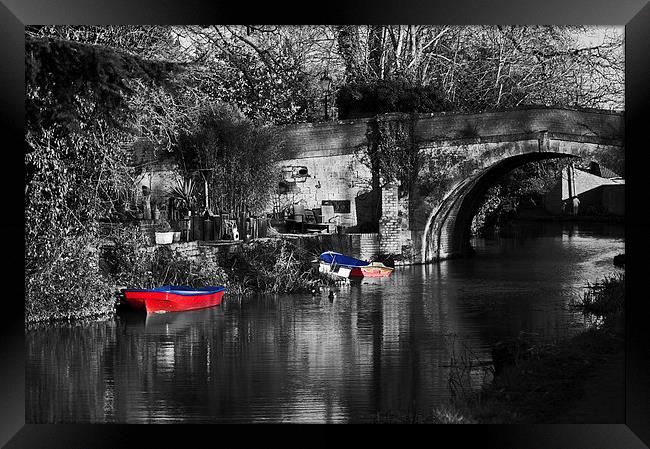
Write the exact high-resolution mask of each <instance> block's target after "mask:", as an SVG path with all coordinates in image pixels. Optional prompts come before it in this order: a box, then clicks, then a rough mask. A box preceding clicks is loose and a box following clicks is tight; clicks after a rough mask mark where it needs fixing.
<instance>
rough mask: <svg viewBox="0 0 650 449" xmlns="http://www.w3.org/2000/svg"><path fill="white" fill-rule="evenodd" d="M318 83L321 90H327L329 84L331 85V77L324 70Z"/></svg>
mask: <svg viewBox="0 0 650 449" xmlns="http://www.w3.org/2000/svg"><path fill="white" fill-rule="evenodd" d="M318 83H319V84H320V88H321V89H322V90H323V92H329V90H330V86H331V85H332V78H330V77H329V75H328V74H327V72H324V73H323V76H321V78H320V80H319V81H318Z"/></svg>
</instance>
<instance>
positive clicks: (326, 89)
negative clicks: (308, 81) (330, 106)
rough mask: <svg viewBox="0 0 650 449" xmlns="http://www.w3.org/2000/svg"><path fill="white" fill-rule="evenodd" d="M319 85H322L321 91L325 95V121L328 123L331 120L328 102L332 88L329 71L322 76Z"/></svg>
mask: <svg viewBox="0 0 650 449" xmlns="http://www.w3.org/2000/svg"><path fill="white" fill-rule="evenodd" d="M319 84H320V88H321V90H322V91H323V93H324V94H325V120H326V121H327V120H329V114H328V110H327V100H328V97H329V93H330V86H331V85H332V78H330V77H329V75H328V74H327V71H325V72H324V73H323V76H321V78H320V81H319Z"/></svg>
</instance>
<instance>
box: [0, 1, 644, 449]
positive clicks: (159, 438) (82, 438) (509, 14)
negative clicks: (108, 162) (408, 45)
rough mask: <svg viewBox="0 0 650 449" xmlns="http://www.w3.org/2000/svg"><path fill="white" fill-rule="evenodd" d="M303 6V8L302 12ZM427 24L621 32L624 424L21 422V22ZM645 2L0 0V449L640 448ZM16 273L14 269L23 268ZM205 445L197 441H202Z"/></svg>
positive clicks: (22, 23)
mask: <svg viewBox="0 0 650 449" xmlns="http://www.w3.org/2000/svg"><path fill="white" fill-rule="evenodd" d="M307 8H309V10H307ZM244 22H246V23H279V24H302V23H336V24H338V23H341V24H342V23H350V24H367V23H432V24H459V25H463V24H497V23H499V24H500V23H504V24H505V23H509V24H585V25H589V24H593V25H596V24H602V25H625V28H626V111H625V120H626V186H627V188H626V211H627V213H626V259H627V265H626V271H627V273H626V279H627V295H626V311H627V313H626V315H627V317H626V318H627V320H626V326H627V327H626V335H627V338H626V420H625V423H624V424H620V423H612V424H580V425H577V424H576V425H471V426H459V425H454V426H442V425H439V426H434V427H430V426H415V427H413V426H411V427H409V428H408V429H407V428H404V427H401V426H374V427H372V428H363V429H359V428H357V426H352V428H353V429H354V432H355V433H356V432H358V436H359V437H360V440H356V439H355V440H351V439H350V438H349V437H347V438H346V435H347V430H348V426H334V427H331V426H330V427H327V428H324V427H318V426H305V425H302V426H289V427H287V426H265V427H263V428H261V429H248V428H244V427H241V426H225V427H224V426H221V427H215V426H186V425H180V426H179V425H177V426H160V425H156V426H142V425H76V424H71V423H61V424H48V425H33V424H30V425H25V404H24V390H25V378H24V287H23V286H24V284H20V283H19V282H17V279H20V272H21V271H22V270H23V268H22V267H24V264H22V261H23V257H24V244H22V243H21V238H20V236H21V235H23V234H21V233H22V232H24V223H22V222H21V219H18V218H17V217H23V218H22V220H24V215H23V212H21V211H20V210H19V208H20V207H21V206H23V209H24V203H23V201H21V200H20V195H19V194H16V193H14V190H20V189H21V187H19V186H18V185H17V183H19V182H20V179H21V177H22V175H21V172H20V171H18V170H17V168H15V167H18V166H20V164H24V160H23V159H22V157H23V156H22V152H21V151H19V148H22V147H23V146H24V143H23V120H24V118H23V114H24V84H23V83H24V79H23V77H24V25H30V24H179V23H188V24H194V23H244ZM649 43H650V5H649V4H648V0H619V1H612V0H546V1H541V0H534V1H522V0H520V1H517V0H498V1H492V2H480V1H479V0H462V1H455V2H448V1H442V0H436V1H429V2H426V3H424V2H417V1H415V0H408V1H407V0H400V1H388V0H381V1H377V0H375V1H372V2H371V1H357V2H344V3H343V2H342V3H332V2H329V3H327V4H325V3H323V2H321V3H312V4H308V3H305V2H300V3H298V2H295V3H293V4H292V3H278V2H267V3H260V4H258V5H253V4H251V3H250V2H226V1H224V0H215V1H210V2H207V1H205V2H200V1H195V0H185V1H183V2H176V3H172V2H170V1H161V0H158V1H156V0H144V1H140V2H138V3H135V2H133V1H129V2H127V1H125V0H117V1H113V2H100V1H97V0H89V1H83V0H57V1H54V0H52V1H49V2H47V1H43V0H2V3H1V4H0V46H1V47H2V55H3V56H4V61H3V63H2V65H1V66H0V88H1V89H2V101H0V114H2V115H1V116H0V123H2V125H3V128H4V132H3V134H2V140H1V141H0V142H2V143H1V147H2V148H3V151H2V155H3V157H4V159H5V161H4V164H3V165H4V171H5V173H4V174H3V176H1V177H0V178H2V182H3V187H4V188H3V190H2V191H3V192H6V193H5V195H4V196H3V198H4V201H3V204H4V205H5V208H4V211H5V213H4V214H3V221H2V229H3V230H4V231H5V232H4V234H5V240H4V256H5V257H4V260H5V262H6V263H5V264H4V265H5V269H4V270H3V272H4V275H5V277H4V279H5V288H4V291H5V295H4V298H3V300H2V302H1V303H0V304H2V313H0V316H1V317H2V326H1V327H0V332H1V333H2V336H1V338H0V372H1V373H2V375H1V376H0V404H2V406H0V417H1V418H0V419H1V421H0V444H5V443H6V445H5V446H4V447H7V448H32V449H37V448H53V447H66V448H87V447H92V448H97V447H100V448H101V447H112V448H114V447H141V446H143V445H144V446H145V447H154V446H156V447H179V446H194V445H197V444H199V442H200V441H204V442H206V443H207V444H210V445H225V444H227V445H228V446H246V447H265V446H268V445H282V446H286V445H295V446H306V445H309V446H311V445H314V444H315V445H317V446H321V447H323V446H329V447H331V446H333V445H342V444H344V445H347V444H355V443H354V441H359V442H360V443H357V444H363V445H364V446H368V445H370V444H377V443H380V444H386V445H390V444H400V445H403V444H407V443H411V444H417V443H416V441H418V440H419V441H420V443H419V444H429V445H434V444H435V445H439V444H440V445H445V446H446V445H449V444H453V445H454V446H458V445H460V446H467V447H476V446H478V445H480V447H495V448H506V447H517V448H526V449H533V448H547V447H549V448H554V449H562V448H567V449H569V448H570V449H578V448H585V449H587V448H589V449H593V448H611V449H623V448H625V449H632V448H639V449H641V448H646V449H647V447H648V446H650V367H649V365H650V363H649V361H650V332H649V330H648V329H649V328H650V326H648V325H647V323H646V321H647V318H648V317H650V314H649V313H648V305H647V298H648V294H647V293H645V294H644V289H645V288H647V287H645V282H644V281H646V280H647V278H648V273H649V270H648V267H650V263H649V262H647V260H646V258H647V255H648V254H650V251H649V250H650V247H649V246H650V245H648V241H649V239H648V237H647V236H648V231H650V221H649V220H648V218H647V217H646V216H645V215H644V211H643V209H645V208H646V207H647V206H646V204H648V200H647V198H646V196H647V195H646V192H647V191H648V187H647V184H645V183H644V181H645V180H646V179H647V178H648V175H647V174H646V172H647V171H648V167H650V165H648V164H647V163H646V161H647V160H648V153H650V145H648V143H647V139H646V136H645V128H647V126H648V125H647V124H648V123H650V121H649V120H648V115H649V114H648V111H647V109H649V108H648V107H647V106H648V105H650V101H649V100H650V87H649V86H650V84H649V83H650V67H649V66H650V62H649V61H648V58H647V53H648V44H649ZM23 274H24V273H23ZM204 444H205V443H204Z"/></svg>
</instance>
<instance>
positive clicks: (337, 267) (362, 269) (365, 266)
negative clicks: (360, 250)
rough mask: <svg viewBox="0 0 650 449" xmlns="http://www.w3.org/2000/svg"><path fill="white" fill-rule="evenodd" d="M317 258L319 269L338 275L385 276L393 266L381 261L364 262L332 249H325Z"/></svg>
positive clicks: (354, 276)
mask: <svg viewBox="0 0 650 449" xmlns="http://www.w3.org/2000/svg"><path fill="white" fill-rule="evenodd" d="M318 258H319V259H320V267H319V270H320V271H321V272H324V273H331V274H334V275H337V276H340V277H346V278H361V277H386V276H390V275H391V273H392V272H393V268H391V267H387V266H386V265H384V264H383V263H381V262H372V263H371V262H366V261H365V260H359V259H355V258H354V257H349V256H344V255H343V254H341V253H337V252H334V251H325V252H324V253H322V254H321V255H320V256H318Z"/></svg>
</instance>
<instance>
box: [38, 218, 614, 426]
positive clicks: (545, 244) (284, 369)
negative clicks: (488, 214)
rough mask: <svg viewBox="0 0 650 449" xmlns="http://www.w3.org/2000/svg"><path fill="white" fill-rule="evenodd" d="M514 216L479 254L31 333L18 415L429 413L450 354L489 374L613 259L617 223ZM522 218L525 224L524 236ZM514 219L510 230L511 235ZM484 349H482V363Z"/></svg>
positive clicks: (546, 327) (292, 417)
mask: <svg viewBox="0 0 650 449" xmlns="http://www.w3.org/2000/svg"><path fill="white" fill-rule="evenodd" d="M565 230H566V229H564V227H563V226H561V225H556V226H555V227H552V226H545V227H544V228H543V229H542V230H541V231H540V229H539V228H536V229H533V230H527V229H512V230H510V232H511V236H508V234H506V237H503V236H502V237H500V238H498V239H494V240H476V241H475V242H474V246H475V248H476V250H477V254H476V256H475V257H473V258H470V259H458V260H449V261H443V262H441V263H440V264H437V265H427V266H413V267H404V268H398V269H397V270H396V272H395V273H394V275H393V276H392V277H390V278H382V279H369V280H364V281H363V282H360V283H355V284H352V285H349V286H345V287H341V288H339V289H337V295H336V298H334V300H333V301H330V300H329V299H328V297H327V292H325V293H324V294H322V295H317V296H312V295H298V296H276V297H254V298H247V299H242V300H239V299H237V298H233V297H229V298H227V299H226V300H225V301H224V302H223V303H222V305H221V306H220V307H215V308H211V309H204V310H196V311H191V312H183V313H170V314H161V315H151V316H147V317H145V316H144V315H142V314H138V313H123V314H120V315H119V316H118V318H117V319H116V320H112V321H108V322H102V323H92V324H89V325H83V326H67V327H63V326H62V327H54V328H48V329H45V330H39V331H34V332H29V333H28V334H27V335H26V359H27V370H26V382H27V385H26V410H27V421H28V422H231V421H232V422H349V421H352V422H364V421H372V420H373V419H374V417H375V416H376V414H377V413H378V412H387V411H393V412H400V411H401V412H406V411H420V412H423V413H428V412H430V411H431V410H432V409H434V408H436V407H437V406H439V405H441V404H443V403H444V402H445V401H446V400H447V399H448V398H449V394H450V391H449V379H450V372H451V371H450V362H451V360H452V358H453V357H458V356H459V355H460V354H463V353H465V354H468V353H469V352H468V351H471V357H472V358H473V363H475V364H476V365H477V366H476V368H475V369H473V370H472V371H471V372H469V373H466V375H467V376H469V378H470V380H471V381H472V383H473V385H474V387H479V386H480V384H481V383H482V382H483V381H485V377H484V370H483V369H482V368H481V366H484V365H486V364H488V365H489V363H490V361H491V356H490V354H491V352H490V350H491V347H492V345H493V344H494V343H495V342H496V341H498V340H501V339H504V338H508V337H513V336H517V335H518V334H519V333H520V332H522V331H523V332H527V333H529V334H531V335H533V336H536V337H537V338H539V339H556V338H559V337H563V336H566V335H569V334H571V333H573V332H575V331H576V330H578V329H580V328H582V327H583V326H584V324H585V323H584V319H583V318H582V317H581V316H580V315H577V314H575V313H573V312H571V311H570V310H569V309H568V307H567V303H568V301H569V300H570V298H571V295H572V294H575V292H579V291H580V288H581V286H582V285H584V284H585V283H586V282H587V281H594V280H597V279H598V278H600V277H601V276H602V275H603V274H605V273H608V272H610V271H612V270H614V268H613V267H612V263H611V261H612V258H613V256H614V255H615V254H618V253H620V252H623V250H624V248H623V247H624V242H623V238H622V237H623V235H622V228H620V227H619V229H616V228H615V227H610V228H602V227H601V228H600V229H598V227H597V226H596V229H594V227H593V226H591V227H590V226H586V227H584V226H582V227H579V228H577V227H576V228H574V229H573V231H572V236H571V237H569V236H568V235H566V233H565ZM530 233H532V234H533V235H532V236H531V235H530ZM512 235H514V236H515V237H514V238H513V237H512ZM481 364H483V365H481Z"/></svg>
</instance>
